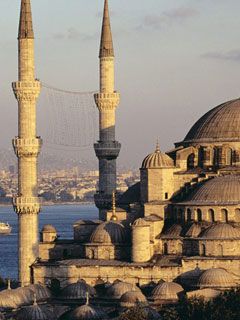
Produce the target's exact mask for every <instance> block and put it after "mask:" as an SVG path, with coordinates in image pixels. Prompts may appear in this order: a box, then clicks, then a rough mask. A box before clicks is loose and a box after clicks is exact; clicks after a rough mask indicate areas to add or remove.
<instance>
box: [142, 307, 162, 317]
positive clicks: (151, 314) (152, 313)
mask: <svg viewBox="0 0 240 320" xmlns="http://www.w3.org/2000/svg"><path fill="white" fill-rule="evenodd" d="M144 311H145V312H146V316H147V319H151V320H161V319H162V318H161V316H160V314H159V313H158V312H157V311H156V310H155V309H153V308H150V307H149V306H147V307H144Z"/></svg>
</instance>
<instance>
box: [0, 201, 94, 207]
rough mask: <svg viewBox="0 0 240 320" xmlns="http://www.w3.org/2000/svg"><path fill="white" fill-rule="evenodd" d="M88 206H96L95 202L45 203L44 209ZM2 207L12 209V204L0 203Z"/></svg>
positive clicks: (43, 204)
mask: <svg viewBox="0 0 240 320" xmlns="http://www.w3.org/2000/svg"><path fill="white" fill-rule="evenodd" d="M74 205H75V206H86V205H94V202H90V201H88V202H87V201H86V202H43V203H42V206H43V207H50V206H74ZM0 207H12V204H11V203H0Z"/></svg>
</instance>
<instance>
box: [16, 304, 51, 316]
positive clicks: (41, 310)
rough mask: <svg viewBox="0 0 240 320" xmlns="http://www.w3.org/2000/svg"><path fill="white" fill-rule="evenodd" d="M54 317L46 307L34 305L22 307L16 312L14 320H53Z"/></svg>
mask: <svg viewBox="0 0 240 320" xmlns="http://www.w3.org/2000/svg"><path fill="white" fill-rule="evenodd" d="M55 319H56V317H55V315H54V314H53V312H52V311H51V310H49V309H48V308H47V307H42V306H38V305H37V304H34V305H33V306H30V307H23V308H22V309H20V310H19V311H18V312H17V315H16V320H55Z"/></svg>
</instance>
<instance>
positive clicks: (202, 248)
mask: <svg viewBox="0 0 240 320" xmlns="http://www.w3.org/2000/svg"><path fill="white" fill-rule="evenodd" d="M200 255H201V256H204V257H205V256H206V246H205V244H201V247H200Z"/></svg>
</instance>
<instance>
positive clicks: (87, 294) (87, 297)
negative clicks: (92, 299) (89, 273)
mask: <svg viewBox="0 0 240 320" xmlns="http://www.w3.org/2000/svg"><path fill="white" fill-rule="evenodd" d="M86 306H89V292H88V291H87V292H86Z"/></svg>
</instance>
